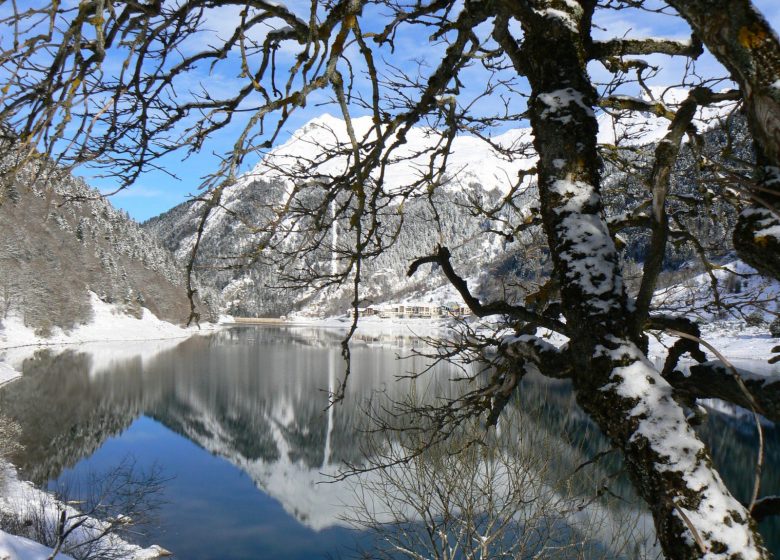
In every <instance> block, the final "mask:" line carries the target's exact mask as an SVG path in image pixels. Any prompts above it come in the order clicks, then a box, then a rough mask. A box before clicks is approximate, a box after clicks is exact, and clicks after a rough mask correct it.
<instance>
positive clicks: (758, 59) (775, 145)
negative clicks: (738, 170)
mask: <svg viewBox="0 0 780 560" xmlns="http://www.w3.org/2000/svg"><path fill="white" fill-rule="evenodd" d="M669 4H670V5H671V6H673V7H674V8H675V9H676V10H677V11H678V12H680V15H682V16H683V17H684V18H685V19H686V20H687V21H688V23H689V24H690V25H691V27H692V28H693V30H694V31H695V33H696V34H697V35H698V36H699V37H700V38H701V40H702V42H703V43H704V44H705V45H706V46H707V48H708V49H709V50H710V51H711V52H712V54H713V55H715V57H717V58H718V60H720V62H721V63H723V65H724V66H725V67H726V68H727V69H728V70H729V73H730V74H731V77H732V78H733V79H734V80H735V81H736V82H737V83H738V84H739V87H740V89H741V90H742V95H743V97H744V100H745V108H746V110H747V116H748V125H749V126H750V132H751V134H752V136H753V140H754V142H755V148H756V159H757V162H758V164H759V170H758V177H757V184H756V186H755V187H754V188H753V189H751V192H750V193H749V195H750V197H751V199H752V201H753V204H752V205H751V207H750V208H747V209H746V210H744V211H743V212H742V213H741V214H740V216H739V221H738V222H737V226H736V228H735V229H734V247H735V248H736V249H737V252H738V253H739V255H740V257H742V259H743V260H745V261H746V262H748V263H750V264H751V265H752V266H753V267H755V268H756V269H758V270H760V271H761V272H763V273H764V274H768V275H770V276H774V277H775V278H780V40H778V37H777V35H776V34H775V32H774V30H773V29H772V27H771V26H770V25H769V24H768V23H767V21H766V20H765V19H764V18H763V17H762V16H761V14H760V13H759V12H758V11H757V10H756V9H755V7H754V6H753V3H752V2H751V1H750V0H669Z"/></svg>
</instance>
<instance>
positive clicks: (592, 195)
mask: <svg viewBox="0 0 780 560" xmlns="http://www.w3.org/2000/svg"><path fill="white" fill-rule="evenodd" d="M530 4H531V6H527V5H526V4H521V3H516V2H511V0H506V3H505V9H506V10H507V11H508V12H510V13H512V14H513V15H514V16H515V17H516V18H517V19H519V20H520V21H521V23H522V24H523V30H524V39H523V43H522V47H521V49H522V53H521V54H523V56H521V57H517V60H522V61H523V72H524V73H525V75H526V76H527V78H528V80H529V82H530V84H531V89H532V94H531V99H530V101H529V105H530V114H531V124H532V126H533V130H534V137H535V140H534V144H535V148H536V150H537V152H538V154H539V163H538V170H539V181H538V186H539V195H540V200H541V212H542V218H543V222H544V227H545V231H546V233H547V236H548V243H549V247H550V250H551V253H552V258H553V262H554V265H555V274H556V275H557V277H558V280H559V282H560V286H561V297H562V303H563V308H564V314H565V316H566V320H567V325H568V326H569V328H570V329H571V332H572V336H571V342H570V346H571V350H572V351H571V355H572V356H574V359H575V360H576V363H575V364H574V366H575V374H574V384H575V389H576V391H577V400H578V402H579V403H580V405H581V406H582V407H583V408H584V409H585V410H586V411H587V412H588V413H589V414H590V416H591V417H592V418H593V419H594V420H595V421H596V422H597V423H598V425H599V426H600V427H601V429H602V430H603V431H604V432H605V433H606V434H607V435H608V437H609V438H610V439H611V440H612V442H613V443H614V444H615V445H616V446H617V447H619V448H620V449H621V450H622V452H623V456H624V459H625V464H626V468H627V469H628V472H629V473H630V475H631V477H632V479H633V481H634V484H635V486H636V488H637V490H638V491H639V493H640V495H641V496H642V497H643V498H644V500H645V501H646V502H647V504H648V505H649V507H650V510H651V511H652V514H653V517H654V519H655V526H656V531H657V534H658V539H659V541H660V543H661V545H662V547H663V550H664V553H665V554H666V556H667V557H669V558H675V559H678V558H700V557H702V556H704V555H705V554H707V557H708V558H731V559H735V560H736V559H737V558H740V559H743V560H744V559H746V558H768V553H767V552H766V550H764V548H763V547H762V545H761V540H760V536H759V535H758V533H757V532H756V531H755V526H754V524H753V523H752V520H751V519H750V516H749V514H748V512H747V511H746V510H745V508H744V507H743V506H742V505H741V504H740V503H739V502H738V501H737V500H736V499H734V498H733V497H732V496H731V494H730V493H729V492H728V490H727V489H726V487H725V486H724V485H723V482H722V481H721V479H720V477H719V475H718V474H717V472H715V471H714V470H713V468H712V464H711V461H710V458H709V456H708V453H707V450H706V449H705V446H704V445H703V444H702V443H701V441H700V440H699V439H698V437H697V436H696V434H695V433H694V432H693V430H692V429H691V428H690V427H689V426H688V424H687V422H686V420H685V417H684V414H683V410H682V409H681V408H680V406H679V405H678V404H677V403H676V402H675V401H674V399H673V398H672V389H671V387H670V386H669V384H668V383H667V382H666V381H665V380H664V379H663V378H662V377H661V375H660V373H659V372H658V371H657V370H656V369H655V368H654V367H652V366H651V365H650V363H649V361H648V360H647V358H646V357H645V356H644V355H643V354H642V352H641V351H640V350H639V349H638V347H637V345H636V342H637V341H636V340H632V334H631V312H630V310H629V305H628V303H627V297H626V293H625V289H624V286H623V280H622V276H621V273H620V268H619V259H618V254H617V250H616V248H615V245H614V242H613V240H612V238H611V237H610V234H609V231H608V229H607V224H606V221H605V219H604V214H603V206H602V201H601V196H600V161H599V157H598V154H597V151H596V133H597V122H596V119H595V116H594V113H593V109H592V108H593V106H594V104H595V98H596V92H595V91H594V89H593V87H592V86H591V82H590V80H589V78H588V75H587V72H586V63H587V61H586V52H585V46H584V42H583V37H588V33H589V30H588V28H589V26H590V14H591V10H592V9H593V3H592V2H586V1H584V2H582V5H578V4H577V3H576V2H572V1H566V2H555V3H554V4H555V5H554V7H553V6H551V4H552V3H550V2H545V1H543V0H539V1H537V2H530Z"/></svg>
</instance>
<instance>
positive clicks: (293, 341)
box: [0, 327, 780, 560]
mask: <svg viewBox="0 0 780 560" xmlns="http://www.w3.org/2000/svg"><path fill="white" fill-rule="evenodd" d="M340 337H341V332H340V331H330V330H327V329H311V328H289V329H285V328H276V327H236V328H230V329H225V330H223V331H220V332H217V333H214V334H212V335H204V336H196V337H192V338H190V339H187V340H184V341H181V342H177V343H167V346H168V347H162V348H156V349H155V351H154V352H146V353H144V352H141V353H140V354H139V353H134V352H132V351H129V350H130V349H129V348H127V347H125V348H123V345H122V344H117V343H113V344H104V345H90V346H89V347H88V348H85V349H81V348H73V349H68V350H66V351H64V352H60V351H57V352H55V351H53V350H42V351H40V352H38V353H37V354H36V355H35V356H34V357H32V358H30V359H28V360H26V361H25V363H24V368H23V373H24V376H23V377H22V378H21V379H20V380H19V381H17V382H14V383H12V384H10V385H8V386H5V387H3V388H2V389H1V390H0V410H2V411H3V412H4V413H5V414H7V415H9V416H11V417H13V418H15V419H16V420H17V421H18V422H19V423H20V425H21V426H22V443H23V445H24V450H23V451H22V452H20V453H19V454H17V455H16V456H15V457H14V462H15V464H16V465H17V466H18V468H19V470H20V474H21V476H22V477H23V478H26V479H28V480H32V481H34V482H35V483H37V484H39V485H48V486H49V487H51V488H53V487H56V486H57V485H58V484H61V483H70V484H71V485H74V483H73V481H75V480H85V477H86V476H87V473H93V472H101V471H105V470H108V469H111V468H112V467H114V466H115V465H117V464H119V463H120V462H122V461H123V460H128V458H131V460H132V461H134V462H135V464H136V465H137V466H138V467H139V468H141V469H143V468H146V469H148V468H151V467H152V466H155V467H157V468H159V469H160V470H161V472H162V473H163V474H164V476H165V478H166V483H165V486H164V491H163V495H162V496H161V497H162V498H163V500H164V504H163V505H162V506H161V508H160V510H159V512H158V516H157V522H156V523H154V524H153V525H151V526H150V527H148V528H147V534H146V535H145V536H144V537H143V538H142V539H141V544H145V545H146V544H151V543H156V544H160V545H161V546H163V547H165V548H166V549H168V550H171V551H172V552H174V554H175V557H176V558H181V559H200V558H204V559H206V558H215V559H216V558H219V559H224V560H230V559H244V558H290V559H296V558H301V559H303V558H334V557H350V556H351V555H354V553H355V550H356V549H359V548H362V549H370V548H371V547H372V546H374V544H375V539H376V538H377V537H376V536H375V535H373V534H372V533H370V532H365V531H357V530H355V529H353V528H351V527H350V526H349V525H348V524H347V523H346V522H345V521H344V519H343V517H344V515H347V514H348V513H349V511H350V510H349V507H350V506H353V507H354V505H355V503H356V502H355V488H356V483H355V482H354V481H350V480H348V481H346V482H341V483H333V480H332V478H330V477H331V476H332V475H335V474H337V473H339V472H341V471H342V470H343V469H344V468H346V467H345V465H360V464H362V462H363V460H364V457H365V454H366V452H367V451H366V450H367V449H368V446H367V436H366V433H365V431H364V428H365V426H366V410H367V409H369V408H371V406H372V403H373V404H374V405H376V403H389V402H391V401H399V400H403V399H404V398H405V397H406V395H408V394H409V391H410V388H412V387H413V388H414V392H415V395H417V397H418V398H419V397H420V396H421V395H422V396H423V397H422V398H423V399H426V398H430V399H433V398H436V397H452V396H454V395H455V394H456V391H458V388H457V387H458V386H459V385H460V384H459V383H454V382H453V379H456V378H462V377H463V371H462V370H461V369H459V368H457V367H455V366H452V365H450V364H437V365H436V366H435V367H433V368H432V370H431V371H430V372H428V373H427V374H426V375H425V376H424V377H422V378H420V379H418V380H415V381H414V382H412V381H410V380H408V379H405V380H401V381H399V380H398V377H399V376H404V375H405V374H406V373H408V372H410V371H420V370H422V369H423V368H425V367H426V366H427V365H430V364H429V362H428V361H427V360H426V359H425V358H423V357H421V356H412V357H407V358H405V359H398V356H399V354H400V355H405V356H408V355H409V354H410V351H411V350H412V348H413V347H414V346H416V345H418V344H419V341H417V340H416V339H414V338H413V337H408V336H384V337H379V336H377V337H372V336H364V337H360V338H359V339H358V340H357V341H356V343H355V344H354V350H353V355H352V375H351V377H350V379H349V384H348V389H347V398H346V399H345V401H344V402H342V403H340V404H338V405H337V406H334V407H330V408H328V406H327V404H328V392H329V391H335V390H336V389H337V387H338V384H339V382H340V380H341V378H342V374H343V370H344V365H343V362H342V359H341V354H340V351H341V349H340V346H339V342H340ZM125 346H127V345H125ZM153 346H154V345H150V347H153ZM512 407H515V408H517V409H519V410H523V411H524V414H525V413H526V412H528V413H529V414H531V415H530V416H528V417H525V418H524V421H523V422H522V423H520V422H515V424H512V423H509V422H506V423H505V424H504V425H503V430H504V432H505V434H510V435H509V437H510V441H520V440H523V441H525V440H524V439H523V438H529V437H531V435H533V434H545V438H546V439H545V441H550V440H551V438H554V439H555V443H554V448H555V449H556V450H557V451H556V452H555V460H551V461H547V462H545V463H544V472H545V473H546V474H545V476H550V477H552V478H555V477H561V476H563V475H565V474H566V473H569V474H570V473H571V472H573V471H575V470H576V469H577V467H578V466H579V465H581V464H582V463H583V462H585V461H586V460H587V458H588V457H589V456H591V455H592V454H594V453H597V452H599V451H604V450H607V449H608V445H607V444H606V442H604V440H603V438H602V437H601V436H600V434H599V433H598V431H597V430H595V429H594V427H593V426H592V424H591V423H590V422H589V420H588V419H587V417H585V415H584V414H583V413H582V412H581V411H580V410H579V408H578V407H577V406H576V403H575V402H574V400H573V397H572V395H571V391H570V388H569V385H568V384H567V383H565V382H561V381H551V380H545V379H527V380H525V381H524V382H523V386H522V389H521V391H520V394H519V395H518V397H517V399H515V402H513V403H512ZM374 410H382V409H381V408H380V409H377V408H374ZM388 414H389V413H388ZM389 417H392V414H390V416H389ZM517 424H522V427H521V426H518V425H517ZM499 427H500V428H501V427H502V425H500V426H499ZM700 433H701V434H702V436H703V437H704V438H705V440H707V441H709V442H712V443H714V444H715V445H716V450H715V453H714V461H715V462H716V463H717V464H718V466H719V467H720V469H721V472H722V474H723V475H724V478H725V479H726V481H727V483H728V484H729V485H730V487H731V488H732V490H733V491H735V492H736V493H737V494H738V496H739V497H741V498H744V497H746V496H748V495H749V492H750V489H751V487H752V472H753V464H754V462H755V451H754V449H755V441H756V436H755V427H754V426H753V425H752V421H749V420H744V419H738V418H736V417H734V416H733V415H726V414H721V413H714V412H713V413H711V414H710V415H709V418H708V419H707V421H706V422H705V424H704V425H703V426H702V427H701V428H700ZM534 437H536V436H535V435H534ZM765 438H766V440H767V460H766V462H767V464H766V466H765V468H764V473H763V493H767V494H768V493H780V468H778V467H780V445H778V444H779V443H780V434H778V430H777V429H776V428H774V427H773V426H767V427H766V433H765ZM531 439H533V438H531ZM528 441H531V440H528ZM551 445H553V444H551ZM534 446H535V444H532V445H528V446H526V447H528V448H529V449H530V448H534ZM518 447H522V446H518ZM536 449H539V447H538V446H537V447H536ZM561 450H563V451H561ZM619 471H620V461H619V459H618V458H617V457H615V454H614V453H612V454H610V455H608V456H607V457H606V458H605V459H604V460H603V461H601V462H600V464H598V465H596V466H594V467H592V468H591V467H587V468H584V469H583V472H589V474H587V475H584V476H586V478H587V480H585V478H583V480H582V481H580V482H577V483H576V484H574V486H578V485H581V487H577V488H574V490H571V491H578V492H580V493H581V494H582V495H583V496H586V497H587V496H588V495H589V494H588V492H589V488H588V484H591V483H593V484H598V483H600V481H601V480H602V475H603V479H604V480H606V479H607V478H608V480H609V485H610V489H611V490H610V492H611V493H612V494H614V495H616V496H619V497H618V498H615V499H613V500H611V502H612V503H611V505H609V506H608V507H607V506H604V508H602V509H605V510H606V509H609V508H611V509H610V513H609V515H610V516H611V517H610V519H613V517H614V515H613V514H614V512H615V511H617V510H624V511H623V512H624V513H626V514H631V515H634V516H635V519H636V520H637V521H636V523H635V524H636V525H637V526H638V525H641V524H644V525H647V523H648V517H647V514H646V513H644V512H643V511H642V510H641V507H639V506H638V505H637V504H636V502H635V498H634V497H633V492H632V491H631V489H630V485H629V484H628V483H627V482H626V481H625V480H624V478H623V476H622V475H621V474H620V472H619ZM596 473H598V474H596ZM545 484H546V485H547V486H550V484H552V483H549V484H548V483H545ZM547 486H545V487H547ZM594 487H595V486H594ZM556 491H557V490H556ZM572 499H573V498H572ZM583 503H585V502H583ZM593 507H595V506H594V505H593V504H590V503H589V504H588V508H590V510H592V509H593ZM599 507H600V506H599ZM604 515H607V514H604ZM612 523H613V521H609V522H608V523H606V524H605V526H606V527H607V528H606V529H604V528H600V529H599V530H598V531H596V533H595V536H594V537H593V541H594V543H596V544H595V545H594V547H595V548H593V550H597V551H598V552H597V553H594V555H595V556H606V555H607V554H606V552H605V551H607V552H609V551H611V549H610V548H609V547H610V539H613V535H612V534H611V533H610V531H614V530H615V529H614V528H613V529H610V528H609V527H610V524H612ZM632 523H633V522H632ZM571 527H572V526H571V525H566V527H562V526H557V528H556V530H557V531H558V530H559V531H562V532H563V533H566V532H567V531H568V532H571V531H574V530H575V529H572V528H571ZM599 531H600V532H599ZM762 532H763V534H764V535H765V536H768V537H769V538H768V541H769V545H770V547H771V548H772V549H773V550H774V551H775V552H778V551H780V525H778V523H777V522H776V521H772V522H766V523H765V524H764V525H763V526H762ZM650 540H652V539H650ZM612 552H615V553H614V554H613V556H624V557H630V556H631V553H630V552H625V551H612Z"/></svg>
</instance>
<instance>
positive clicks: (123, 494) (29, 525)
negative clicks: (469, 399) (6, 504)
mask: <svg viewBox="0 0 780 560" xmlns="http://www.w3.org/2000/svg"><path fill="white" fill-rule="evenodd" d="M165 482H166V478H165V477H164V476H163V475H162V473H161V472H160V470H159V469H158V468H156V467H155V468H152V469H150V470H148V471H145V470H143V469H139V468H138V466H137V465H136V464H135V462H134V461H133V460H132V459H130V458H125V459H124V460H123V461H122V462H121V463H119V464H118V465H116V466H115V467H113V468H111V469H109V470H107V471H105V472H102V473H97V472H92V473H90V474H88V475H87V476H85V477H84V479H83V480H79V481H76V483H72V484H69V485H61V486H60V487H59V488H57V489H56V490H55V491H54V492H53V493H52V494H49V493H46V492H40V491H34V494H32V495H29V496H21V497H20V500H19V503H16V502H14V501H11V503H10V506H11V508H12V509H11V511H5V512H3V522H2V528H3V529H4V530H6V531H8V532H10V533H12V534H17V535H22V536H26V537H29V538H32V539H33V540H35V541H37V542H40V543H41V544H44V545H46V546H48V547H50V548H52V553H51V558H55V557H56V556H57V554H58V553H60V552H62V553H65V554H67V555H69V556H71V557H73V558H78V559H80V560H89V559H101V560H102V559H111V558H125V557H127V554H128V547H132V546H133V545H129V544H128V541H127V540H124V539H125V538H128V537H134V536H137V535H139V534H142V533H143V530H144V527H145V526H146V525H148V524H149V523H151V522H152V521H153V520H154V516H155V514H156V511H157V509H158V508H159V506H160V504H161V500H162V496H161V494H162V490H163V487H164V485H165ZM130 540H132V538H130Z"/></svg>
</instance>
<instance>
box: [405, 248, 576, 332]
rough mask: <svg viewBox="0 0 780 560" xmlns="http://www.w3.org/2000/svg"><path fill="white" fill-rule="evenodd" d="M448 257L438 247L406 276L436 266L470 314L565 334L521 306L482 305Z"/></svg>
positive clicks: (548, 319)
mask: <svg viewBox="0 0 780 560" xmlns="http://www.w3.org/2000/svg"><path fill="white" fill-rule="evenodd" d="M450 256H451V255H450V250H449V249H448V248H447V247H442V246H439V248H438V251H437V253H436V254H435V255H430V256H427V257H421V258H419V259H417V260H415V261H414V262H413V263H412V264H411V265H410V266H409V271H408V272H407V273H406V275H407V276H413V275H414V273H415V272H417V269H418V268H420V266H421V265H423V264H428V263H435V264H438V265H439V266H440V267H441V269H442V272H444V276H446V277H447V280H449V281H450V284H452V285H453V287H454V288H455V289H456V290H458V293H460V295H461V297H462V298H463V301H464V302H465V303H466V305H467V306H468V307H469V309H470V310H471V312H472V313H473V314H474V315H476V316H477V317H489V316H492V315H506V316H508V317H512V318H514V319H519V320H521V321H526V322H529V323H535V324H538V325H539V326H542V327H545V328H548V329H550V330H552V331H556V332H559V333H562V334H566V332H567V328H566V325H565V324H563V323H562V322H560V321H559V320H557V319H554V318H551V317H544V316H542V315H538V314H537V313H534V312H532V311H530V310H528V309H527V308H525V307H523V306H520V305H512V304H509V303H507V302H505V301H494V302H491V303H488V304H484V305H483V304H482V303H480V301H479V300H478V299H477V298H475V297H474V296H473V295H472V294H471V292H470V291H469V287H468V284H467V283H466V281H465V280H464V279H463V278H461V277H460V276H458V274H457V273H456V272H455V270H454V269H453V268H452V264H451V263H450Z"/></svg>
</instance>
